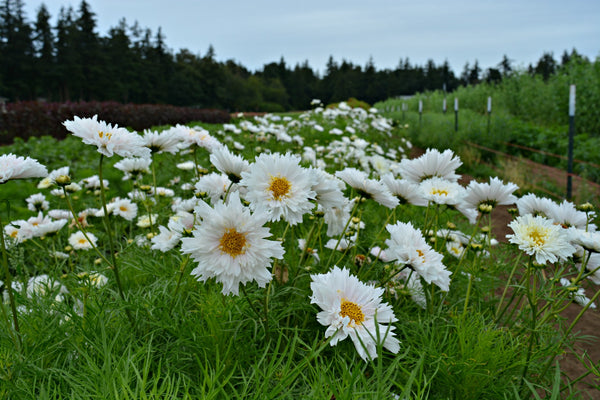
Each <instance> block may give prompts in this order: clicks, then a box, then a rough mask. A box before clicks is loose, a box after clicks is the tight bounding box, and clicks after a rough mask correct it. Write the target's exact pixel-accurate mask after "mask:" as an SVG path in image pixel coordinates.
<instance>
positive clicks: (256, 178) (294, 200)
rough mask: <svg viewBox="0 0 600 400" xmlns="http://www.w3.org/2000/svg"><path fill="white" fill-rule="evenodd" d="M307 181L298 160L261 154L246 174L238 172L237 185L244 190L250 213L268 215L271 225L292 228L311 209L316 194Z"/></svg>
mask: <svg viewBox="0 0 600 400" xmlns="http://www.w3.org/2000/svg"><path fill="white" fill-rule="evenodd" d="M311 178H312V174H311V173H310V172H309V171H308V170H307V169H305V168H302V167H301V166H300V157H298V156H295V155H291V154H285V155H281V154H279V153H275V154H261V155H259V156H258V157H256V160H255V162H254V163H252V164H251V165H250V169H249V170H248V171H245V172H242V180H241V181H240V185H242V186H245V187H247V188H248V193H247V194H246V200H247V201H249V202H250V208H251V209H252V210H253V211H261V212H269V213H270V214H271V220H272V221H279V220H280V219H281V218H283V219H284V220H285V221H287V222H289V223H290V225H296V224H297V223H299V222H302V216H303V215H304V214H306V213H308V212H310V211H311V210H312V209H313V207H314V204H313V203H312V202H311V200H313V199H314V198H315V195H316V193H315V192H314V191H313V190H312V179H311Z"/></svg>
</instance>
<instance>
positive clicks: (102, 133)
mask: <svg viewBox="0 0 600 400" xmlns="http://www.w3.org/2000/svg"><path fill="white" fill-rule="evenodd" d="M104 135H106V139H107V140H110V138H111V137H112V133H110V132H102V131H98V137H99V138H100V139H103V138H104Z"/></svg>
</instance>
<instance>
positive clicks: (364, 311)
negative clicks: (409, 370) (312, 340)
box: [310, 266, 400, 360]
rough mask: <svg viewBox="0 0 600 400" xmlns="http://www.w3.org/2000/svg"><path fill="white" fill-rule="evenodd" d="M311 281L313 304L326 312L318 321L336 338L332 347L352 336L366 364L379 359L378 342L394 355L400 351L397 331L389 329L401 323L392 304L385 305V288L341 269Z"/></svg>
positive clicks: (327, 332)
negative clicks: (382, 297) (383, 298)
mask: <svg viewBox="0 0 600 400" xmlns="http://www.w3.org/2000/svg"><path fill="white" fill-rule="evenodd" d="M311 279H312V282H311V284H310V288H311V290H312V296H311V303H314V304H317V305H318V306H319V307H320V308H321V310H322V311H320V312H319V313H318V314H317V321H319V323H320V324H321V325H323V326H326V327H327V330H326V331H325V337H327V338H328V337H330V336H333V338H332V339H331V341H330V344H331V346H335V345H336V344H337V343H338V342H339V341H341V340H344V339H346V338H347V337H348V336H350V339H352V342H353V343H354V347H355V348H356V351H357V352H358V354H359V355H360V357H361V358H362V359H363V360H368V359H374V358H376V357H377V342H376V340H377V339H379V340H382V341H383V343H382V344H383V347H385V348H386V349H388V350H389V351H391V352H392V353H397V352H398V350H400V342H399V341H398V339H396V338H395V337H394V336H395V333H394V327H393V326H391V325H386V324H391V323H392V322H395V321H397V319H396V317H395V316H394V311H393V310H392V308H391V307H390V306H389V304H387V303H384V302H382V299H381V296H382V295H383V292H384V290H383V289H382V288H376V287H374V286H370V285H367V284H365V283H362V282H361V281H360V280H358V278H357V277H355V276H354V275H350V272H349V271H348V270H347V269H345V268H343V269H339V268H338V267H337V266H335V267H334V268H333V269H332V270H331V271H329V272H328V273H325V274H317V275H311Z"/></svg>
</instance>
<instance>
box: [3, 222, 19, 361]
mask: <svg viewBox="0 0 600 400" xmlns="http://www.w3.org/2000/svg"><path fill="white" fill-rule="evenodd" d="M0 242H1V243H2V265H3V267H4V279H5V282H4V284H5V287H6V291H7V292H8V299H9V302H10V309H11V311H12V316H13V325H14V329H15V332H16V333H17V338H18V340H15V337H14V336H13V334H12V330H11V328H10V326H8V327H7V328H8V331H9V332H11V333H10V335H11V336H12V338H13V342H14V343H15V347H16V348H17V349H19V351H21V346H22V344H23V343H22V342H21V336H20V329H19V318H18V317H17V305H16V302H15V296H14V294H13V288H12V275H11V274H10V269H9V268H8V251H7V250H6V243H5V241H4V224H3V223H2V218H1V217H0ZM1 307H2V311H3V313H5V312H4V305H1ZM5 314H6V313H5ZM6 319H7V322H8V317H6Z"/></svg>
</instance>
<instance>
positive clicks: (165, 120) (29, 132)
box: [0, 101, 230, 145]
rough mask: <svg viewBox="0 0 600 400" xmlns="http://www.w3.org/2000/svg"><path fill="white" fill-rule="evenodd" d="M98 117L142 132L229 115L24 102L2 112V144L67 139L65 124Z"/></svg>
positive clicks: (135, 106) (224, 118)
mask: <svg viewBox="0 0 600 400" xmlns="http://www.w3.org/2000/svg"><path fill="white" fill-rule="evenodd" d="M94 115H98V119H99V120H103V121H106V122H107V123H110V124H113V125H114V124H116V125H119V126H121V127H127V128H132V129H135V130H136V131H142V130H144V129H147V128H150V127H152V126H156V125H176V124H186V123H188V122H192V121H200V122H207V123H215V124H216V123H227V122H229V119H230V116H229V113H228V112H226V111H223V110H215V109H199V108H191V107H175V106H169V105H158V104H121V103H117V102H111V101H107V102H94V101H92V102H76V103H46V102H38V101H22V102H16V103H8V104H6V112H0V145H2V144H11V143H13V141H14V139H15V138H17V137H19V138H21V139H23V140H27V139H28V138H29V137H32V136H45V135H50V136H53V137H55V138H57V139H63V138H65V137H66V136H67V133H68V132H67V130H66V129H65V127H64V126H63V124H62V123H63V122H64V121H66V120H69V119H73V117H74V116H78V117H81V118H83V117H92V116H94Z"/></svg>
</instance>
